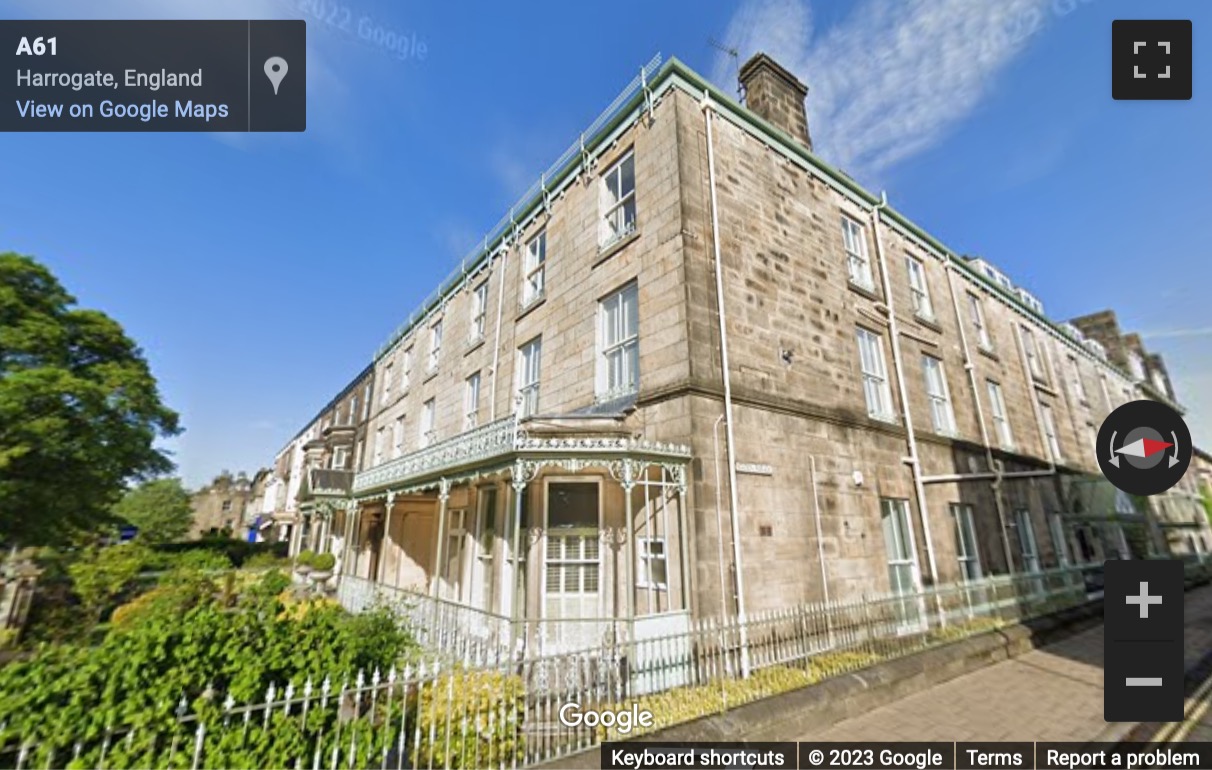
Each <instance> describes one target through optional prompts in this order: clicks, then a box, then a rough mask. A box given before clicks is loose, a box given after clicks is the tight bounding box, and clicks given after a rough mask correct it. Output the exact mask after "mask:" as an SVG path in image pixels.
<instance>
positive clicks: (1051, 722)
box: [796, 586, 1212, 741]
mask: <svg viewBox="0 0 1212 770" xmlns="http://www.w3.org/2000/svg"><path fill="white" fill-rule="evenodd" d="M1185 609H1186V612H1185V617H1184V621H1185V625H1186V628H1185V631H1184V637H1185V639H1184V654H1185V659H1186V666H1187V669H1188V670H1190V669H1192V668H1194V667H1195V665H1196V664H1197V663H1198V662H1199V661H1200V659H1201V658H1203V657H1204V656H1205V655H1207V654H1208V652H1209V651H1210V650H1212V586H1203V587H1200V588H1196V589H1194V590H1192V591H1190V592H1188V593H1187V595H1186V604H1185ZM1102 665H1103V627H1102V625H1101V624H1100V625H1099V626H1096V627H1094V628H1092V629H1090V630H1088V631H1084V632H1082V633H1079V634H1076V635H1074V636H1071V637H1068V638H1067V639H1064V640H1062V641H1060V642H1057V643H1056V644H1052V645H1049V646H1047V647H1042V648H1040V649H1038V650H1034V651H1032V652H1029V653H1027V654H1026V655H1022V656H1020V657H1017V658H1013V659H1011V660H1007V661H1004V662H1001V663H997V664H995V665H992V666H989V667H987V668H984V669H981V670H979V671H976V672H974V673H971V674H967V675H965V676H961V677H959V678H957V679H953V680H951V681H949V682H945V683H943V684H941V685H937V686H935V687H932V688H930V689H928V690H924V691H922V692H918V693H915V694H912V695H908V696H906V697H904V698H901V699H899V700H897V701H894V702H892V703H889V704H888V705H885V706H882V707H880V708H876V709H873V710H871V711H869V712H867V713H865V714H863V715H862V716H859V717H855V718H853V719H847V720H845V721H842V722H838V723H837V724H834V725H833V726H831V727H828V728H826V729H823V730H819V731H815V732H813V733H811V734H806V735H799V736H796V740H801V741H870V740H880V741H1094V740H1098V741H1113V740H1119V739H1120V738H1121V737H1122V736H1123V735H1124V734H1125V733H1127V732H1128V730H1129V729H1131V728H1132V727H1133V725H1130V724H1108V723H1107V722H1104V721H1103V668H1102ZM1197 731H1202V732H1197ZM1196 735H1202V736H1204V737H1202V738H1197V737H1196ZM1190 740H1212V715H1205V716H1204V718H1203V719H1202V721H1201V723H1200V724H1198V725H1196V726H1195V727H1194V728H1193V729H1192V731H1191V735H1190Z"/></svg>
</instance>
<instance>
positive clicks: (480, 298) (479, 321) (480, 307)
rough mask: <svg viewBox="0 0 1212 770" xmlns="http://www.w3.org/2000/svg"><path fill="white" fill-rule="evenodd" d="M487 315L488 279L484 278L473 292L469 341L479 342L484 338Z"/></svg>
mask: <svg viewBox="0 0 1212 770" xmlns="http://www.w3.org/2000/svg"><path fill="white" fill-rule="evenodd" d="M487 317H488V281H487V280H484V281H481V282H480V284H479V285H478V286H476V287H475V289H474V290H473V291H472V292H471V313H470V318H469V323H468V334H467V339H468V341H469V342H479V341H480V340H482V339H484V325H485V320H486V318H487Z"/></svg>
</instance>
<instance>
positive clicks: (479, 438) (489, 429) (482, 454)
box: [353, 415, 517, 493]
mask: <svg viewBox="0 0 1212 770" xmlns="http://www.w3.org/2000/svg"><path fill="white" fill-rule="evenodd" d="M516 434H517V420H516V419H515V418H514V417H513V416H512V415H510V416H509V417H503V418H501V419H499V420H494V421H493V422H490V423H485V424H484V425H481V426H479V427H478V428H473V429H472V430H469V431H466V432H464V433H460V434H459V435H457V436H453V437H451V438H448V439H445V440H443V441H438V442H436V443H434V444H431V445H429V446H427V447H425V448H424V449H420V450H418V451H416V452H411V453H409V454H407V455H404V456H403V457H398V458H396V459H395V460H391V461H389V462H386V463H383V464H381V465H377V466H375V467H373V468H371V469H369V470H366V471H363V472H361V473H359V474H358V475H357V476H355V477H354V481H353V491H354V492H355V493H356V492H362V491H365V490H367V489H374V488H376V487H380V486H383V485H385V484H390V483H392V482H397V481H403V480H405V479H409V478H412V477H414V476H419V475H423V474H425V473H431V472H434V473H436V472H439V471H442V470H445V469H448V468H454V467H458V466H461V465H465V464H468V463H474V462H479V461H482V460H486V459H488V458H491V457H495V456H497V455H500V454H505V453H507V452H509V451H510V450H512V449H513V448H514V445H515V442H516Z"/></svg>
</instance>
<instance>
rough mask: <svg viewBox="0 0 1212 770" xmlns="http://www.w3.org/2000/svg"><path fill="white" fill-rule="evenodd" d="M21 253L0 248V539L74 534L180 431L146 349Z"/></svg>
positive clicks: (36, 541) (167, 466) (161, 461)
mask: <svg viewBox="0 0 1212 770" xmlns="http://www.w3.org/2000/svg"><path fill="white" fill-rule="evenodd" d="M75 305H76V300H75V298H74V297H72V296H71V295H70V294H68V293H67V291H66V290H65V289H64V288H63V286H62V285H60V283H59V281H58V280H57V279H56V278H55V277H54V275H52V274H51V272H50V271H49V270H48V269H47V268H46V267H44V266H43V265H41V264H39V263H38V262H37V261H35V260H34V259H32V258H30V257H26V256H23V255H20V254H14V253H11V252H7V253H0V542H3V543H5V544H20V545H44V544H60V543H64V542H72V541H78V540H79V539H80V538H81V536H83V535H85V534H87V533H90V532H95V531H97V529H98V526H99V525H101V524H104V523H108V522H109V521H110V520H111V519H112V515H111V514H110V507H111V506H112V505H113V503H114V502H115V501H116V500H117V498H118V496H119V495H120V494H121V492H122V490H123V488H124V486H125V483H126V482H127V481H129V480H132V479H141V478H148V477H152V476H156V475H161V474H164V473H167V472H168V471H170V470H172V467H173V464H172V462H171V461H170V460H169V459H168V457H167V455H166V454H165V453H164V452H163V451H162V450H159V449H157V448H156V447H155V446H154V442H155V440H156V438H157V437H165V436H173V435H176V434H177V433H179V432H180V429H179V427H178V421H177V414H176V413H175V412H173V411H171V410H170V409H168V408H167V407H165V406H164V405H163V404H162V403H161V400H160V394H159V391H158V389H157V387H156V380H155V378H154V377H153V376H152V374H151V371H150V369H149V367H148V364H147V361H146V360H145V358H144V357H143V352H142V351H141V350H140V349H139V348H138V347H137V346H136V345H135V343H134V342H132V341H131V340H130V338H128V337H127V336H126V334H125V333H124V332H123V330H122V327H121V326H120V325H119V324H118V323H117V322H116V321H114V320H113V319H112V318H110V317H109V316H107V315H105V314H104V313H101V312H99V311H96V310H86V309H81V308H79V307H76V306H75Z"/></svg>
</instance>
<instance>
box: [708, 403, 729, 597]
mask: <svg viewBox="0 0 1212 770" xmlns="http://www.w3.org/2000/svg"><path fill="white" fill-rule="evenodd" d="M723 421H724V415H723V414H721V415H720V416H719V417H717V418H716V419H715V425H713V426H712V428H711V444H712V452H713V457H714V460H715V530H716V532H718V533H719V536H720V537H719V540H718V541H716V550H717V552H718V557H717V558H718V559H719V567H720V617H721V618H725V617H727V616H728V595H727V593H725V592H724V584H725V583H726V582H727V581H726V580H725V579H724V517H723V515H722V513H721V512H720V487H721V486H722V485H721V484H720V481H722V478H721V474H720V423H721V422H723Z"/></svg>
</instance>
